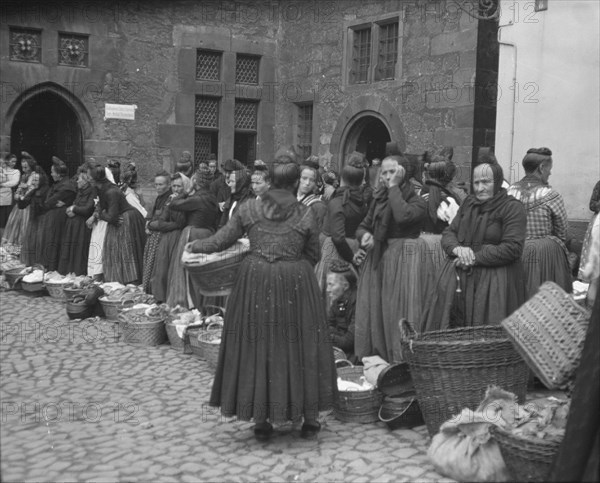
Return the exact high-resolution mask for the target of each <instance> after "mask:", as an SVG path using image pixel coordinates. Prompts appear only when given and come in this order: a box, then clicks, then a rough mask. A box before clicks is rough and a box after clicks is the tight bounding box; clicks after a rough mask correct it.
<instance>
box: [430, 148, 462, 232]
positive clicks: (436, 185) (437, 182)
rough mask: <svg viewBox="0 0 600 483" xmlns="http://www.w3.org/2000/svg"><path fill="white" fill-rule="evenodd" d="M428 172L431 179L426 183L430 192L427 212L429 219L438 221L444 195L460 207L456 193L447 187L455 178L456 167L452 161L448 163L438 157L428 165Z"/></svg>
mask: <svg viewBox="0 0 600 483" xmlns="http://www.w3.org/2000/svg"><path fill="white" fill-rule="evenodd" d="M426 171H427V176H428V177H429V179H428V180H427V181H426V182H425V184H426V185H427V187H428V188H427V190H428V192H429V198H428V200H427V205H428V206H427V211H428V213H429V218H430V219H431V220H434V221H435V220H437V210H438V207H439V206H440V204H441V203H442V200H443V199H444V194H445V195H446V196H450V197H452V198H454V200H455V201H456V203H457V204H458V205H460V200H459V199H458V198H457V197H456V196H455V195H454V193H452V191H450V190H448V189H446V185H447V184H448V183H450V182H451V181H452V178H454V174H455V173H456V165H455V164H454V163H453V162H452V161H447V160H446V159H445V158H442V157H441V156H438V157H436V158H434V159H433V161H432V162H431V163H429V164H428V165H427V168H426Z"/></svg>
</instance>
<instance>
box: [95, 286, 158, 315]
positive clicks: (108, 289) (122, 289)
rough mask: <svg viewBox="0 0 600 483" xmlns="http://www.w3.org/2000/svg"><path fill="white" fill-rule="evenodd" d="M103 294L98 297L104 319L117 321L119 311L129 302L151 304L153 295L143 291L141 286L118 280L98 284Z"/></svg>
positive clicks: (132, 303)
mask: <svg viewBox="0 0 600 483" xmlns="http://www.w3.org/2000/svg"><path fill="white" fill-rule="evenodd" d="M100 288H101V289H102V291H103V293H104V295H103V296H101V297H100V298H99V301H100V305H101V306H102V310H103V312H104V317H105V318H106V320H109V321H112V322H117V321H118V320H119V312H120V311H121V310H122V309H123V308H125V307H124V306H127V304H128V303H129V304H130V306H133V305H135V304H137V303H145V304H152V303H153V302H154V297H152V295H148V294H146V293H145V292H144V289H143V288H142V287H141V286H137V285H133V284H129V285H122V284H120V283H118V282H108V283H103V284H101V285H100Z"/></svg>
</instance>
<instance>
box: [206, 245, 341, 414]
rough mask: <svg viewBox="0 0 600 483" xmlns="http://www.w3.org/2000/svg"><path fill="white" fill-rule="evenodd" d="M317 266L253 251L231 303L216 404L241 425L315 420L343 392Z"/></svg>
mask: <svg viewBox="0 0 600 483" xmlns="http://www.w3.org/2000/svg"><path fill="white" fill-rule="evenodd" d="M320 298H321V295H320V291H319V286H318V285H317V280H316V278H315V274H314V271H313V268H312V267H311V265H310V264H309V263H308V262H307V261H305V260H298V261H277V262H273V263H269V262H268V261H267V260H265V259H264V258H262V257H259V256H258V255H254V254H250V255H248V256H247V257H246V258H245V260H244V261H243V262H242V265H241V267H240V271H239V274H238V278H237V280H236V283H235V285H234V287H233V290H232V293H231V296H230V297H229V300H228V303H227V313H226V315H225V327H224V330H223V339H222V343H221V349H220V352H219V362H218V366H217V371H216V375H215V380H214V384H213V387H212V393H211V397H210V405H211V406H220V407H221V412H222V413H223V415H225V416H234V415H235V416H237V417H238V419H241V420H245V421H248V420H251V419H254V420H256V421H264V420H266V419H268V420H270V421H271V422H283V421H288V420H298V419H299V418H301V417H302V416H304V417H305V418H307V419H316V417H317V416H318V412H319V411H323V410H327V409H330V408H331V407H332V404H333V402H334V398H335V395H336V391H337V385H336V370H335V365H334V360H333V349H332V347H331V343H330V342H329V338H328V327H327V319H326V315H325V310H324V308H323V304H322V303H321V302H320Z"/></svg>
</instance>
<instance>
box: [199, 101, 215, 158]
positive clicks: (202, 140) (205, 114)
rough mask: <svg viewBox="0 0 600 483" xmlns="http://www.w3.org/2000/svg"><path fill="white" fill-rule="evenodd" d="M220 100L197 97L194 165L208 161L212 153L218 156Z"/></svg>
mask: <svg viewBox="0 0 600 483" xmlns="http://www.w3.org/2000/svg"><path fill="white" fill-rule="evenodd" d="M219 107H220V99H219V98H216V97H208V96H196V106H195V117H194V119H195V120H194V125H195V127H196V129H195V133H194V163H195V165H196V166H198V164H199V163H200V162H202V161H206V160H207V159H208V156H209V155H210V154H211V153H212V154H215V155H217V154H218V145H219Z"/></svg>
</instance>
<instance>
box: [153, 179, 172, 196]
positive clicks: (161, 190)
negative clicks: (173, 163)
mask: <svg viewBox="0 0 600 483" xmlns="http://www.w3.org/2000/svg"><path fill="white" fill-rule="evenodd" d="M154 188H155V189H156V192H157V193H158V194H159V195H162V194H165V193H166V192H167V191H168V189H169V180H168V179H167V178H165V177H164V176H157V177H156V178H154Z"/></svg>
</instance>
